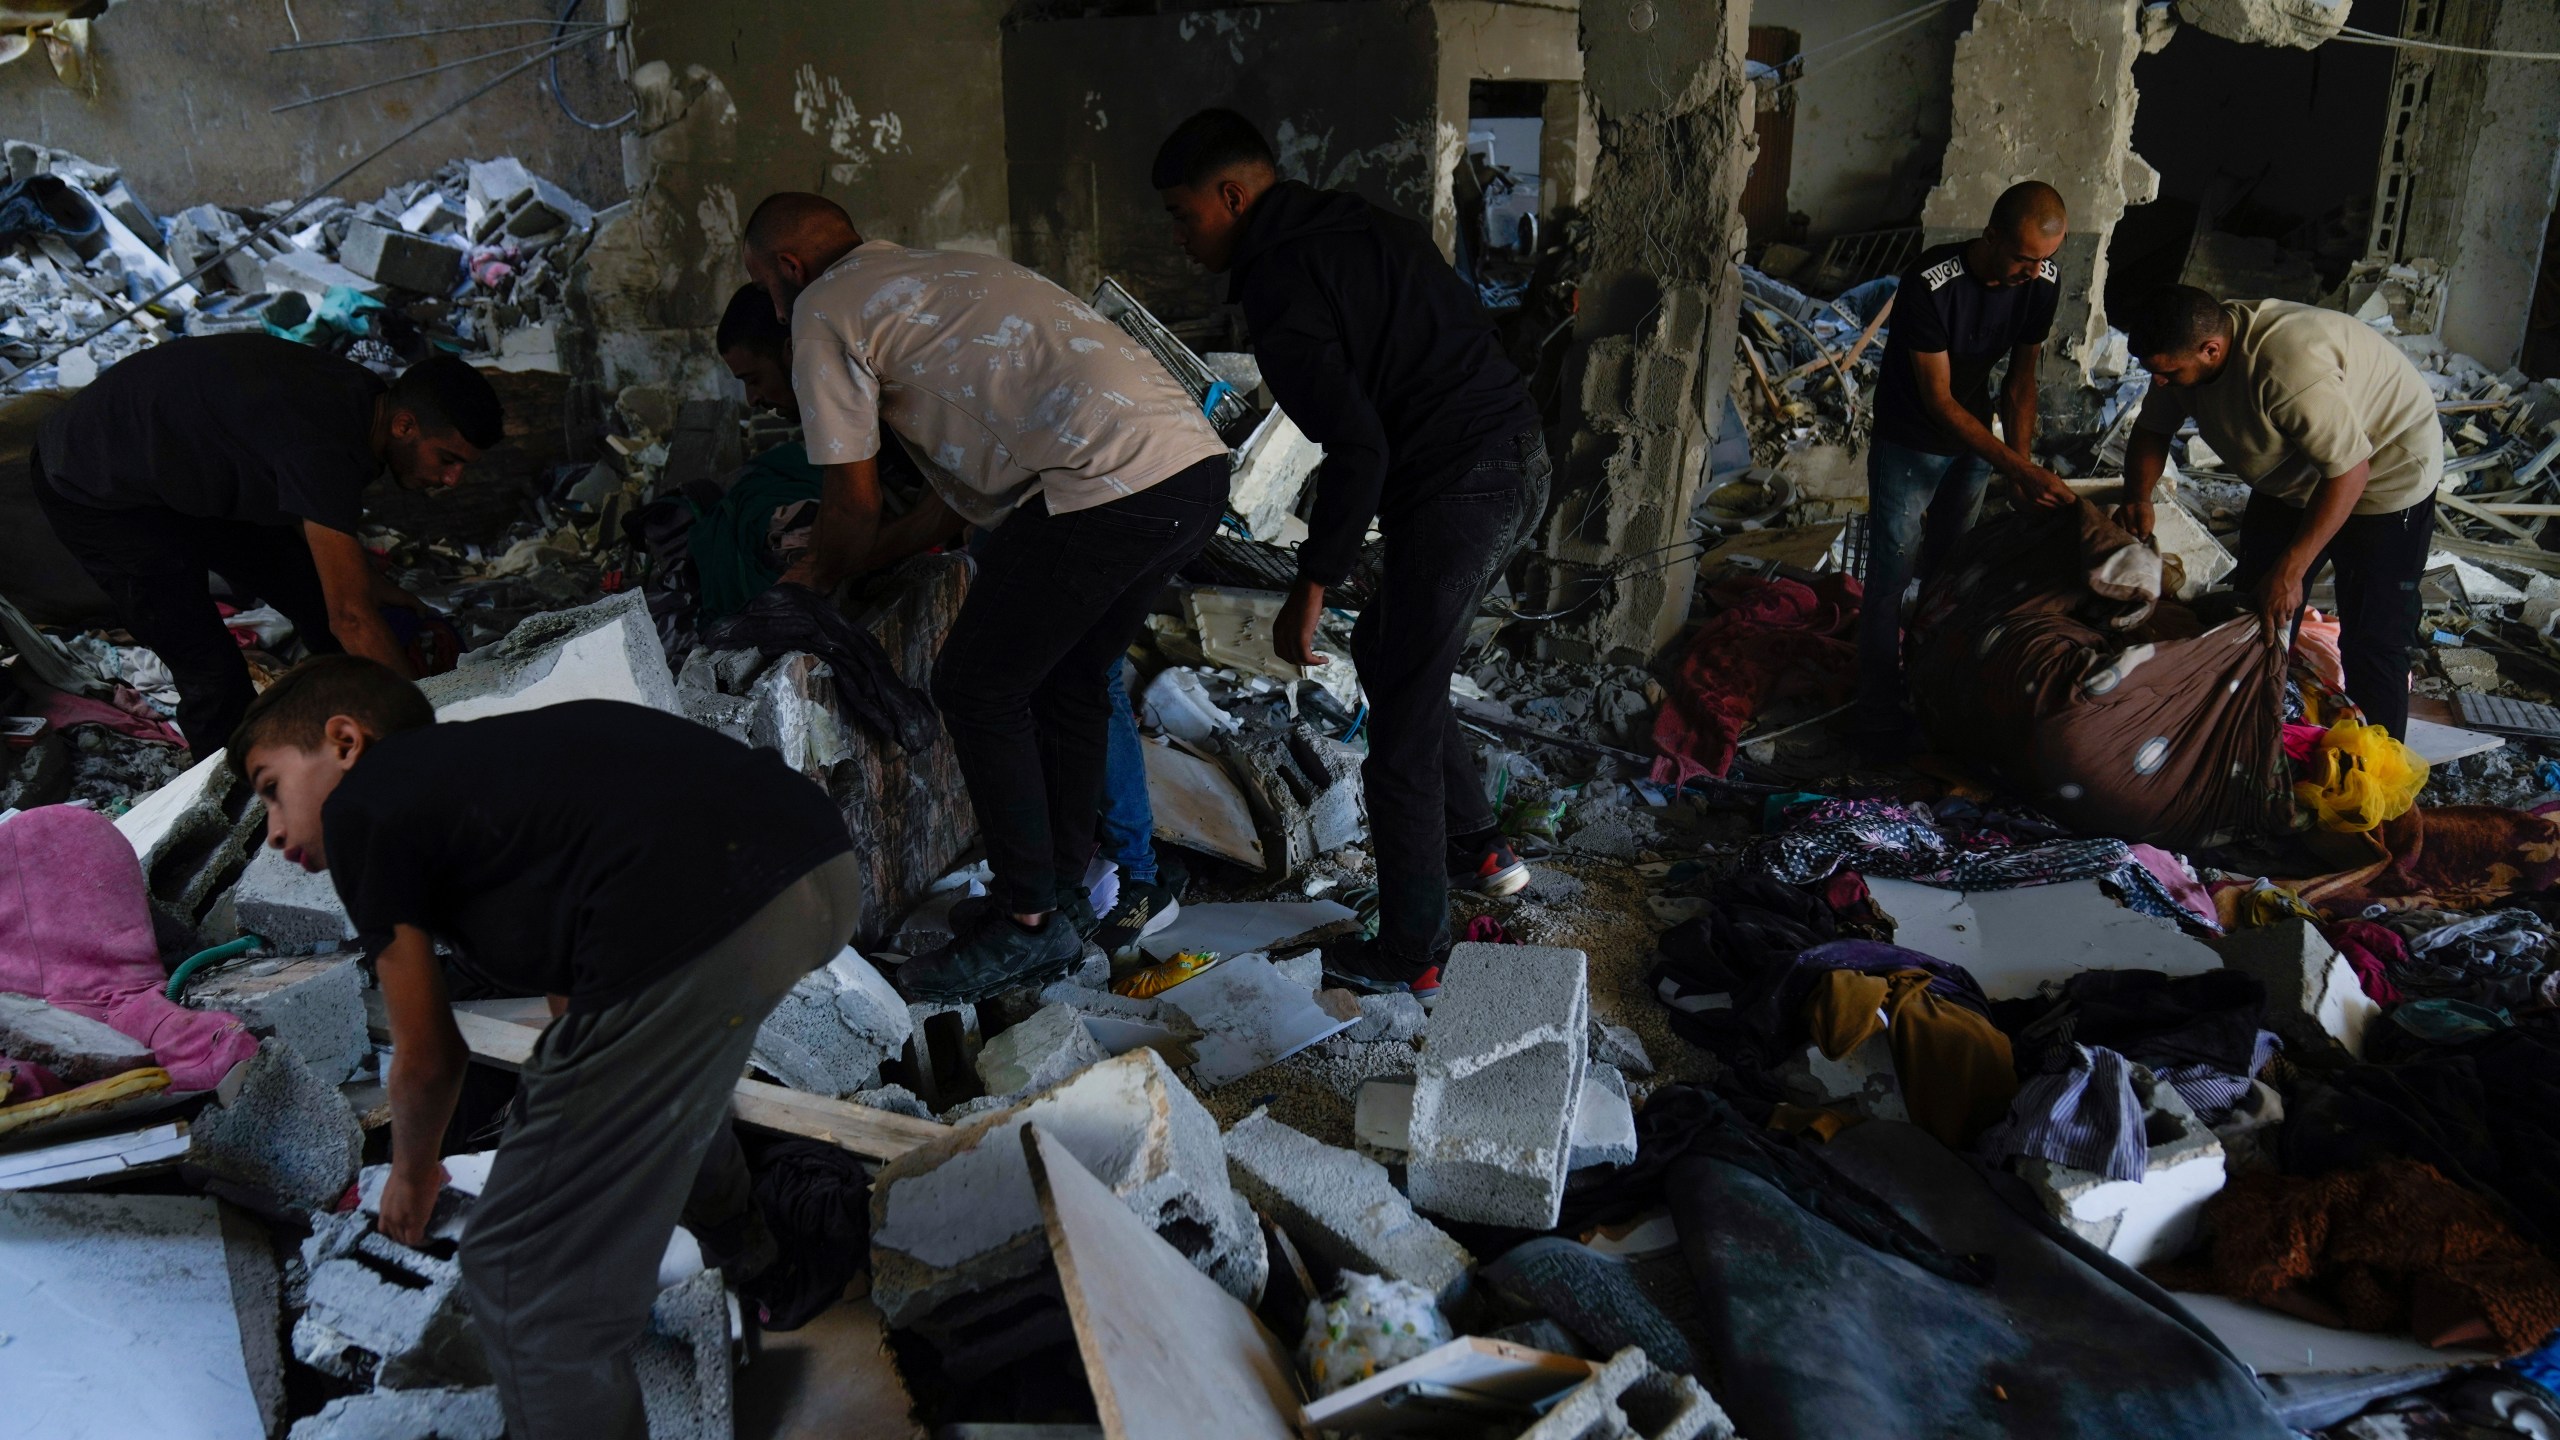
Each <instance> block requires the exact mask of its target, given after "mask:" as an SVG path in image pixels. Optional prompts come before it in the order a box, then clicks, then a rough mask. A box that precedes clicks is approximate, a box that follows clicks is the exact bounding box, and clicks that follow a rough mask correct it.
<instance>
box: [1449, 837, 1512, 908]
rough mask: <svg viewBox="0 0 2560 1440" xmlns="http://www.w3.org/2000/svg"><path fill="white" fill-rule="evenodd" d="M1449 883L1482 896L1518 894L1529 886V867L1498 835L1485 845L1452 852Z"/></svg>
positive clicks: (1450, 853)
mask: <svg viewBox="0 0 2560 1440" xmlns="http://www.w3.org/2000/svg"><path fill="white" fill-rule="evenodd" d="M1449 883H1450V884H1451V885H1453V886H1455V887H1457V888H1458V889H1461V890H1473V891H1474V892H1476V893H1477V894H1479V895H1517V894H1519V893H1520V892H1521V891H1523V890H1526V889H1528V888H1529V867H1528V866H1527V865H1526V864H1524V863H1522V861H1521V859H1520V856H1519V855H1518V854H1517V853H1516V852H1514V851H1513V850H1512V848H1511V842H1510V841H1508V840H1505V839H1503V838H1502V837H1501V836H1499V835H1496V836H1494V837H1493V838H1492V839H1490V840H1487V841H1486V842H1484V843H1483V844H1482V845H1478V846H1475V847H1474V848H1472V849H1468V850H1455V849H1453V850H1451V851H1450V852H1449Z"/></svg>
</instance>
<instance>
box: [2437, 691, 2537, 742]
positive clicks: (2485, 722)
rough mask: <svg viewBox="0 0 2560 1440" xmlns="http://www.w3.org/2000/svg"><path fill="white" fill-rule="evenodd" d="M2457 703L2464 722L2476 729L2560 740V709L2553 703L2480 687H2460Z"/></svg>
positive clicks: (2456, 692)
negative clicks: (2489, 692)
mask: <svg viewBox="0 0 2560 1440" xmlns="http://www.w3.org/2000/svg"><path fill="white" fill-rule="evenodd" d="M2453 703H2454V708H2455V709H2457V710H2459V711H2461V712H2462V723H2463V724H2465V725H2468V726H2470V727H2472V728H2473V729H2475V730H2495V731H2498V732H2500V733H2502V734H2508V735H2535V736H2540V737H2541V738H2543V739H2546V740H2560V710H2555V709H2553V708H2552V707H2551V706H2548V705H2536V704H2534V703H2532V702H2531V701H2527V700H2510V699H2508V698H2507V697H2506V696H2504V695H2483V694H2481V693H2480V692H2478V691H2476V690H2456V691H2455V692H2453Z"/></svg>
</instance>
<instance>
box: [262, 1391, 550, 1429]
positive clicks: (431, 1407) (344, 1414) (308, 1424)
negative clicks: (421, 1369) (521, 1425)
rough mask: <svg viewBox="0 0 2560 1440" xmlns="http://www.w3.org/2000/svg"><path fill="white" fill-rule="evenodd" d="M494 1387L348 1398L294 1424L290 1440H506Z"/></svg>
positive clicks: (504, 1416) (376, 1392) (406, 1392)
mask: <svg viewBox="0 0 2560 1440" xmlns="http://www.w3.org/2000/svg"><path fill="white" fill-rule="evenodd" d="M506 1433H507V1417H506V1415H505V1414H504V1413H502V1412H501V1411H500V1410H499V1408H498V1392H497V1389H496V1387H494V1386H487V1385H483V1386H479V1387H476V1388H473V1389H468V1390H461V1389H435V1390H376V1391H373V1392H371V1393H369V1394H364V1395H349V1396H345V1397H343V1398H340V1399H337V1400H332V1401H330V1402H329V1403H328V1404H326V1405H323V1406H321V1407H320V1413H319V1414H317V1415H309V1416H305V1417H304V1418H302V1419H300V1420H296V1421H295V1422H293V1433H292V1435H291V1436H289V1437H288V1440H505V1436H506Z"/></svg>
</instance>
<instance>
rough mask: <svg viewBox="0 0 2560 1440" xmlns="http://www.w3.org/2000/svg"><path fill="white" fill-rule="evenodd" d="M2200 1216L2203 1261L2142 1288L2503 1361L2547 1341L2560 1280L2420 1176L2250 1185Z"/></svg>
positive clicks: (2244, 1180)
mask: <svg viewBox="0 0 2560 1440" xmlns="http://www.w3.org/2000/svg"><path fill="white" fill-rule="evenodd" d="M2204 1215H2205V1229H2206V1232H2207V1233H2208V1234H2209V1235H2210V1236H2211V1237H2212V1243H2211V1248H2210V1249H2209V1250H2208V1251H2206V1252H2204V1254H2203V1256H2202V1257H2201V1258H2199V1259H2195V1260H2188V1261H2180V1262H2176V1263H2173V1264H2168V1265H2160V1266H2154V1267H2153V1268H2152V1269H2151V1270H2150V1271H2149V1272H2148V1273H2149V1274H2150V1276H2151V1278H2152V1279H2154V1280H2157V1281H2159V1282H2160V1283H2161V1284H2162V1285H2165V1286H2167V1287H2169V1288H2170V1289H2173V1290H2202V1291H2206V1292H2209V1293H2212V1294H2217V1295H2228V1296H2230V1297H2232V1298H2233V1299H2235V1300H2248V1301H2253V1302H2255V1303H2257V1304H2260V1305H2265V1306H2269V1307H2271V1308H2274V1309H2278V1310H2283V1311H2285V1312H2287V1313H2288V1314H2292V1315H2297V1316H2300V1317H2302V1318H2303V1319H2306V1320H2311V1321H2314V1322H2315V1323H2318V1324H2323V1325H2329V1326H2333V1327H2343V1328H2346V1329H2350V1330H2377V1331H2406V1332H2413V1333H2415V1334H2416V1335H2417V1337H2418V1338H2419V1339H2420V1340H2422V1341H2424V1342H2426V1343H2428V1344H2431V1345H2474V1346H2479V1347H2482V1348H2486V1349H2493V1350H2496V1351H2498V1352H2500V1353H2502V1354H2507V1355H2521V1354H2523V1353H2525V1352H2526V1351H2528V1350H2532V1349H2534V1348H2535V1347H2536V1346H2539V1345H2540V1344H2541V1343H2542V1342H2543V1341H2544V1340H2545V1339H2546V1338H2548V1337H2549V1336H2550V1334H2551V1332H2552V1330H2553V1328H2554V1327H2560V1270H2555V1269H2554V1268H2553V1267H2552V1264H2551V1262H2550V1261H2549V1260H2548V1259H2546V1258H2544V1256H2543V1254H2542V1252H2541V1251H2540V1250H2538V1249H2536V1248H2534V1246H2533V1245H2531V1244H2530V1243H2528V1242H2527V1241H2526V1240H2524V1239H2523V1238H2522V1237H2521V1236H2519V1235H2517V1234H2516V1232H2515V1231H2514V1230H2512V1229H2510V1228H2508V1226H2507V1224H2506V1222H2505V1221H2503V1220H2501V1219H2499V1218H2498V1216H2497V1214H2496V1212H2495V1211H2493V1210H2492V1209H2491V1208H2490V1207H2489V1206H2488V1205H2487V1204H2486V1203H2484V1202H2483V1201H2482V1200H2481V1199H2480V1198H2479V1197H2478V1196H2476V1195H2473V1194H2472V1193H2471V1192H2469V1191H2467V1190H2465V1189H2463V1188H2462V1187H2461V1186H2458V1185H2456V1184H2454V1183H2453V1182H2452V1181H2450V1180H2447V1179H2446V1178H2444V1176H2443V1175H2441V1174H2439V1173H2438V1172H2437V1170H2436V1168H2435V1167H2434V1166H2432V1165H2426V1164H2421V1163H2420V1162H2418V1161H2415V1160H2385V1161H2382V1162H2380V1163H2378V1164H2374V1165H2370V1166H2367V1167H2365V1168H2362V1169H2358V1170H2337V1171H2332V1172H2330V1173H2329V1174H2326V1175H2320V1176H2313V1177H2305V1176H2295V1175H2279V1174H2275V1173H2273V1172H2271V1171H2263V1170H2261V1171H2249V1172H2246V1173H2243V1174H2241V1175H2237V1176H2235V1177H2233V1179H2232V1181H2231V1184H2230V1185H2229V1187H2227V1188H2226V1189H2224V1190H2223V1192H2222V1193H2221V1194H2219V1195H2216V1196H2214V1197H2213V1198H2212V1199H2211V1200H2208V1201H2206V1202H2205V1211H2204Z"/></svg>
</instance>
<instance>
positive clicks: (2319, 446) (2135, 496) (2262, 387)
mask: <svg viewBox="0 0 2560 1440" xmlns="http://www.w3.org/2000/svg"><path fill="white" fill-rule="evenodd" d="M2127 339H2128V340H2129V342H2130V343H2131V346H2132V349H2133V354H2134V358H2135V359H2137V360H2140V361H2141V362H2142V366H2143V368H2144V369H2146V370H2149V371H2150V372H2151V376H2152V379H2153V381H2154V382H2155V383H2154V385H2153V388H2152V391H2151V393H2150V394H2149V395H2148V396H2146V397H2144V399H2143V402H2142V413H2141V414H2140V415H2139V416H2138V417H2136V419H2135V421H2134V431H2133V438H2132V440H2131V441H2130V442H2128V443H2127V444H2126V446H2125V455H2124V469H2125V495H2126V499H2125V504H2124V508H2123V509H2122V510H2121V511H2119V512H2118V514H2117V519H2118V520H2119V521H2120V522H2121V523H2122V524H2123V525H2124V527H2125V528H2126V529H2128V530H2131V531H2133V532H2134V533H2135V534H2137V535H2145V536H2147V535H2149V534H2150V533H2151V526H2152V519H2153V512H2152V508H2151V487H2152V485H2153V484H2155V483H2156V482H2157V481H2158V480H2159V478H2160V471H2161V468H2162V463H2163V462H2164V461H2165V460H2166V459H2167V458H2168V455H2169V441H2170V439H2171V438H2172V437H2174V436H2175V435H2176V434H2177V433H2178V430H2179V428H2180V427H2182V426H2183V425H2185V423H2186V422H2187V421H2188V420H2189V419H2190V418H2192V419H2193V420H2194V421H2195V422H2196V430H2197V432H2198V433H2199V434H2201V435H2202V436H2203V437H2204V441H2205V443H2206V444H2208V445H2210V446H2212V447H2213V450H2214V453H2215V454H2217V455H2220V456H2221V457H2223V460H2224V461H2225V463H2227V464H2228V465H2230V466H2231V468H2232V469H2233V470H2234V471H2236V472H2237V473H2238V474H2239V476H2240V478H2242V479H2243V480H2246V481H2248V482H2249V488H2250V490H2251V491H2252V493H2251V495H2250V497H2249V506H2248V509H2246V510H2245V511H2243V512H2242V513H2241V517H2240V555H2239V561H2240V563H2239V566H2238V567H2237V568H2236V569H2235V570H2233V572H2232V575H2231V583H2232V587H2233V588H2234V589H2236V590H2239V591H2240V592H2241V593H2243V594H2245V595H2248V596H2249V597H2250V598H2251V601H2252V603H2254V604H2255V606H2256V607H2257V611H2258V614H2259V616H2260V617H2261V618H2262V619H2263V620H2264V621H2265V622H2266V632H2267V639H2268V640H2269V642H2270V643H2272V644H2275V645H2278V646H2286V645H2290V644H2291V643H2292V638H2293V631H2294V624H2295V622H2296V620H2297V619H2298V618H2299V617H2300V615H2301V613H2302V596H2303V591H2304V589H2305V587H2307V586H2309V585H2310V583H2311V582H2312V580H2313V579H2314V578H2315V577H2317V576H2318V575H2319V573H2320V567H2321V566H2323V565H2335V566H2337V567H2338V575H2337V588H2338V630H2339V634H2338V649H2339V652H2340V658H2341V659H2342V660H2343V661H2344V663H2345V668H2346V681H2347V698H2349V699H2351V700H2353V701H2355V702H2356V708H2357V709H2359V710H2362V711H2363V712H2364V718H2365V722H2366V723H2367V724H2370V725H2381V726H2384V727H2386V728H2387V729H2389V730H2390V732H2391V737H2392V738H2393V739H2395V740H2398V739H2403V738H2405V737H2406V732H2407V730H2408V727H2409V651H2410V648H2411V646H2412V645H2414V644H2415V643H2416V640H2417V634H2418V581H2419V577H2420V576H2421V575H2423V574H2424V573H2425V571H2426V567H2427V542H2428V541H2429V540H2430V539H2431V538H2432V537H2433V536H2434V534H2435V514H2436V482H2437V481H2438V480H2440V479H2441V478H2443V475H2444V430H2443V427H2442V426H2440V425H2439V424H2438V423H2437V422H2436V404H2435V394H2434V392H2433V391H2430V390H2429V389H2428V388H2427V382H2426V379H2425V377H2423V376H2421V375H2420V374H2419V373H2418V367H2417V366H2415V365H2412V364H2410V363H2409V357H2408V356H2406V355H2403V354H2401V353H2400V347H2399V346H2397V345H2394V344H2392V343H2391V341H2390V340H2389V339H2387V338H2386V337H2384V336H2383V335H2382V334H2381V333H2380V332H2379V331H2376V330H2375V329H2374V328H2373V327H2372V326H2370V325H2367V324H2365V323H2364V322H2363V321H2361V320H2358V319H2356V318H2355V317H2354V316H2352V315H2346V314H2342V313H2340V312H2338V311H2335V310H2323V309H2321V308H2319V307H2318V306H2315V305H2297V304H2295V303H2293V302H2292V301H2290V300H2256V301H2243V300H2232V301H2217V300H2215V299H2214V298H2213V297H2212V296H2211V295H2208V294H2206V293H2205V292H2203V291H2202V290H2198V289H2196V288H2195V287H2194V286H2191V285H2170V286H2164V287H2162V288H2161V289H2159V290H2157V291H2154V292H2153V293H2152V294H2151V295H2150V296H2148V297H2146V299H2145V300H2144V302H2143V304H2142V307H2141V309H2140V311H2139V313H2137V314H2136V316H2135V317H2134V321H2133V325H2132V327H2131V328H2130V330H2129V331H2128V333H2127Z"/></svg>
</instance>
